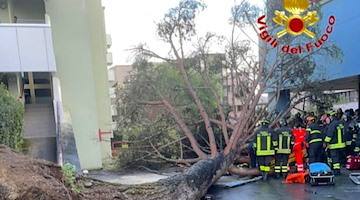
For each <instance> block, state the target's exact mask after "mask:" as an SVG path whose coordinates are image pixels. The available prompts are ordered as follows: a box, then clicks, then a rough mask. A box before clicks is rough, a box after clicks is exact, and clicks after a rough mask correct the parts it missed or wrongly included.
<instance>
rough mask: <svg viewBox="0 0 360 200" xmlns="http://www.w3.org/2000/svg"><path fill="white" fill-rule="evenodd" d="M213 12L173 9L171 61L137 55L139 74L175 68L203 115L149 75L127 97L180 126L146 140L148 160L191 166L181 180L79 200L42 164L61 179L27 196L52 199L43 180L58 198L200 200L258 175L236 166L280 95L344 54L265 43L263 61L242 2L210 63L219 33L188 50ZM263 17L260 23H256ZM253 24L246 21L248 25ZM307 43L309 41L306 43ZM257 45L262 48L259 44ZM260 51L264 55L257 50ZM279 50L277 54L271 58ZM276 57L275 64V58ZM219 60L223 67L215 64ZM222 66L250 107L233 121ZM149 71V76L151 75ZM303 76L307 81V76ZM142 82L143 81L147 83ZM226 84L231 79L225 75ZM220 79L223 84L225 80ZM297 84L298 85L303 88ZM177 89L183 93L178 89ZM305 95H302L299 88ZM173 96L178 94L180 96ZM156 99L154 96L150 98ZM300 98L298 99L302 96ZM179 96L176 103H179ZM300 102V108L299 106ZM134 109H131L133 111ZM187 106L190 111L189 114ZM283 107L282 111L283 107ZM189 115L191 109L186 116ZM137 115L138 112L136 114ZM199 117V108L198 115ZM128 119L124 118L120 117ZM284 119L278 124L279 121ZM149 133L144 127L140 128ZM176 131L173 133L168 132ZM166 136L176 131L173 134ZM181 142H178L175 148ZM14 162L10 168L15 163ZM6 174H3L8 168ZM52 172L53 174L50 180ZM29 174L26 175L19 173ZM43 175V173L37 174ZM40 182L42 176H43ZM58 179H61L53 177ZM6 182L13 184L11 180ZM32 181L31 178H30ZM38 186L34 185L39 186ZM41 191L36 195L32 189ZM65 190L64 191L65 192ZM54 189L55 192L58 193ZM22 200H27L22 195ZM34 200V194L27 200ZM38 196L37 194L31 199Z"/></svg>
mask: <svg viewBox="0 0 360 200" xmlns="http://www.w3.org/2000/svg"><path fill="white" fill-rule="evenodd" d="M204 7H205V5H204V4H202V3H201V2H198V1H195V0H184V1H180V3H179V5H178V6H177V7H175V8H173V9H171V10H170V11H169V12H168V13H167V14H166V15H165V17H164V20H162V21H161V22H159V23H158V24H157V27H158V36H159V37H160V38H161V39H162V40H163V41H165V42H166V43H168V44H169V47H170V49H171V53H170V55H169V56H161V55H158V54H156V53H155V52H153V51H151V50H149V49H147V48H146V47H145V46H139V47H138V48H136V49H135V51H136V53H137V63H136V64H137V65H138V66H139V67H138V69H139V70H140V69H149V67H154V65H152V63H151V62H150V59H152V58H156V59H160V60H162V61H164V62H166V63H167V64H168V66H169V67H171V68H172V69H174V70H176V72H177V74H178V75H179V77H180V78H181V80H182V83H183V84H182V85H179V87H178V88H176V90H174V91H175V92H174V93H175V94H177V93H180V92H179V91H183V92H184V93H185V94H186V95H187V96H188V97H189V99H190V100H191V103H188V102H186V103H187V104H188V106H189V105H191V106H192V107H194V108H195V110H196V113H195V114H196V115H193V117H194V118H191V119H189V118H187V115H186V114H187V112H190V111H189V110H187V109H184V106H177V105H176V104H174V103H176V101H175V100H176V95H173V96H170V95H169V94H171V93H166V92H165V91H166V90H168V89H169V88H166V86H168V85H165V84H162V85H161V86H162V87H159V85H157V84H156V83H157V82H156V81H154V80H152V79H151V74H149V73H148V74H147V73H143V74H144V75H146V74H147V76H143V78H144V79H142V80H143V81H144V85H141V87H136V88H138V89H139V90H129V91H130V93H132V98H130V99H127V100H129V101H122V103H124V102H125V103H129V104H130V105H132V106H133V107H135V108H143V107H146V108H149V107H152V106H158V107H160V108H161V114H162V115H166V116H169V117H168V121H171V122H172V123H169V126H168V127H166V128H169V127H173V126H175V125H176V130H177V132H176V133H177V134H179V137H178V138H177V139H175V142H174V141H168V143H167V144H161V145H158V144H156V141H152V140H151V137H148V138H146V141H149V143H148V147H147V148H149V149H152V151H151V152H149V151H146V152H145V153H146V155H147V156H152V157H157V158H160V159H162V160H166V161H169V162H175V163H184V164H188V165H191V166H190V167H189V169H188V170H187V171H186V172H184V173H182V174H178V175H176V176H173V177H169V178H167V179H163V180H160V181H158V182H155V183H151V184H141V185H133V186H124V185H116V184H108V183H103V182H100V181H95V180H90V179H86V178H81V179H80V180H79V181H78V182H77V183H76V184H78V186H79V187H82V186H85V183H84V182H86V181H91V182H92V186H90V187H89V188H88V187H83V189H82V191H81V193H80V194H79V195H77V196H76V195H75V196H74V197H73V193H72V192H71V191H69V189H68V188H66V187H65V188H64V187H63V185H64V183H63V181H61V177H60V176H59V175H58V174H57V173H58V172H59V171H60V169H59V168H58V167H56V166H55V165H50V164H49V163H43V164H40V165H39V166H40V168H44V169H45V170H44V171H46V169H50V168H55V170H54V171H55V172H56V173H55V174H52V173H50V172H49V173H47V174H41V173H40V177H39V178H38V179H36V182H30V183H27V182H26V183H27V184H24V185H19V186H18V187H21V189H20V190H18V191H19V192H18V193H16V194H20V193H21V192H25V193H29V192H30V194H32V193H31V191H34V190H36V191H37V192H36V194H41V195H44V196H35V197H44V199H46V198H48V199H50V197H51V196H46V195H48V193H47V191H48V190H47V189H46V190H44V188H47V186H45V184H46V183H47V182H46V181H44V182H43V180H44V179H46V178H45V177H50V178H49V179H51V180H52V181H54V182H55V183H56V184H58V186H59V187H56V188H58V190H55V191H56V192H59V193H62V194H64V195H62V196H57V197H56V198H58V199H67V198H68V199H69V198H75V199H76V198H81V199H199V198H201V197H202V196H203V195H204V194H205V193H206V191H207V189H208V188H209V187H210V186H211V185H212V184H213V183H214V182H215V181H216V180H217V179H218V178H219V177H220V176H221V175H222V174H224V173H225V172H227V171H230V172H232V173H234V174H239V175H253V174H257V173H258V171H257V170H256V169H254V170H244V169H241V168H240V169H239V168H237V167H235V166H234V165H233V164H234V160H239V159H241V157H239V155H240V154H241V152H242V151H243V150H245V149H247V143H248V141H249V140H250V139H251V138H252V133H253V130H254V129H255V127H256V123H257V121H259V120H260V119H261V118H262V117H270V116H271V115H272V113H274V111H271V110H270V111H269V110H268V109H267V107H268V105H269V104H270V102H271V101H272V100H275V101H276V100H277V99H278V98H279V96H280V92H281V90H282V89H283V88H285V87H287V86H289V84H291V83H306V84H301V85H297V86H299V87H298V88H301V87H303V86H304V85H305V86H307V87H309V86H310V85H312V83H314V80H313V79H311V78H312V76H313V75H314V73H315V68H316V66H317V64H316V62H315V59H313V58H312V56H314V55H315V54H317V53H318V54H320V55H321V54H323V55H325V56H326V55H331V56H332V57H333V58H336V57H335V56H334V55H336V51H337V49H336V48H334V47H332V46H326V45H324V46H323V47H322V48H321V49H318V50H317V51H313V52H311V53H304V54H303V55H301V56H299V55H290V54H282V53H280V52H279V51H278V49H275V50H273V51H272V50H271V49H270V48H269V47H268V46H266V44H262V43H261V44H258V48H259V54H260V55H259V57H256V56H253V55H252V51H251V50H252V47H251V46H250V45H249V43H251V39H249V40H246V41H242V40H241V41H239V40H238V39H237V38H238V37H237V35H236V34H235V30H237V29H238V28H240V30H241V27H242V26H243V25H244V24H245V21H246V22H247V23H248V24H250V26H252V27H254V31H256V33H257V28H256V26H255V25H254V21H256V13H257V12H258V10H257V9H255V8H254V7H252V6H251V5H250V4H248V3H246V2H245V1H242V3H241V4H239V5H235V6H234V8H233V10H232V20H231V25H232V28H233V29H232V30H233V34H232V37H231V38H230V39H228V40H222V41H226V42H225V43H226V45H225V53H224V55H223V56H220V60H217V59H215V60H214V59H211V58H210V57H209V55H210V53H209V51H208V50H209V45H210V43H211V41H212V40H214V39H216V38H222V37H215V36H214V35H213V34H207V35H206V36H205V38H202V39H200V40H199V41H198V43H197V49H196V50H194V51H192V52H190V53H189V52H188V51H186V50H185V49H186V47H187V46H186V45H185V43H187V42H191V39H192V38H193V37H194V36H196V32H195V16H196V15H197V13H198V11H199V10H202V9H203V8H204ZM254 19H255V20H254ZM244 20H245V21H244ZM303 41H304V42H305V41H306V39H304V40H303ZM252 42H254V41H252ZM256 44H257V43H256ZM255 51H257V50H255ZM270 52H272V53H270ZM269 55H271V56H270V58H269V57H268V56H269ZM214 61H220V62H215V63H216V64H214ZM216 67H218V69H220V73H221V72H222V71H223V70H225V71H226V76H225V77H224V78H225V80H230V81H229V83H230V84H229V85H227V86H230V88H229V89H230V90H231V92H232V94H233V97H232V102H234V100H235V98H236V99H239V100H240V101H241V105H242V106H243V107H242V109H241V111H238V110H236V107H235V106H232V107H231V108H230V110H231V111H232V112H233V118H232V119H231V120H230V119H229V115H228V110H226V109H225V108H224V105H223V104H222V102H221V94H220V93H218V91H217V90H216V88H214V87H213V86H214V85H213V83H212V81H213V80H212V77H214V73H215V72H218V71H219V70H213V68H216ZM145 72H146V71H145ZM194 74H197V75H200V77H201V79H202V83H201V84H202V87H195V86H194V82H192V78H191V77H193V76H194ZM300 75H301V76H300ZM141 78H142V77H140V78H139V80H141ZM222 78H223V77H222ZM216 81H222V79H221V78H220V79H219V80H216ZM295 85H296V84H295ZM173 89H175V88H173ZM204 89H205V90H207V91H208V92H209V93H210V94H211V95H210V97H211V98H212V99H213V100H214V102H215V105H216V106H215V110H216V114H214V113H213V112H209V110H208V109H207V108H208V107H207V106H206V104H205V103H204V101H206V99H204V98H203V96H202V95H199V94H200V91H201V90H204ZM268 89H272V91H274V93H275V95H273V96H272V97H271V98H270V99H269V102H268V103H266V105H264V106H262V107H259V106H258V104H259V101H260V98H261V96H262V94H263V93H264V92H265V91H267V90H268ZM299 91H300V89H299ZM174 93H172V94H174ZM145 94H151V95H148V96H147V95H145ZM296 94H298V93H296ZM297 97H299V98H296V97H292V98H294V100H295V99H296V101H301V99H303V98H311V97H312V95H310V94H309V95H305V96H304V95H302V94H299V95H297ZM174 98H175V100H174ZM296 101H295V103H296ZM129 104H127V105H129ZM186 106H187V105H185V108H186ZM292 106H293V104H292V105H290V106H289V108H287V109H286V110H284V112H281V113H280V114H279V115H277V116H276V118H280V117H282V116H285V115H286V113H288V112H289V109H290V108H291V107H292ZM275 107H276V106H275ZM183 109H184V110H183ZM130 110H131V109H130ZM132 111H133V112H130V113H131V114H137V110H136V109H135V110H132ZM191 111H192V110H191ZM120 113H121V112H120ZM276 118H275V120H274V122H273V123H275V122H276ZM129 119H130V120H129V121H128V122H127V123H129V124H131V120H132V119H134V118H132V117H131V116H130V118H129ZM194 122H195V124H197V123H198V122H200V123H201V127H202V129H201V130H202V131H201V133H202V134H200V135H199V134H195V133H197V129H196V128H198V127H200V126H197V127H196V128H194V127H195V126H190V124H192V123H194ZM141 128H142V127H141V126H140V129H141ZM164 130H168V129H164ZM165 133H169V132H168V131H165ZM173 142H174V143H173ZM168 144H179V146H181V148H180V149H179V152H178V153H179V155H176V156H175V155H167V154H165V153H164V152H163V151H162V149H163V147H164V146H167V145H168ZM185 147H186V148H187V149H190V150H191V153H189V154H188V155H187V156H186V157H185V156H184V155H185V154H183V151H182V150H183V148H185ZM173 156H174V157H173ZM7 161H9V160H7ZM9 163H10V162H9ZM11 166H12V164H7V166H6V168H5V171H3V173H2V178H4V179H3V180H4V181H5V182H6V185H5V184H3V182H2V183H1V184H3V186H2V187H3V188H5V189H3V190H2V191H6V192H5V194H6V195H10V194H12V193H11V189H7V188H11V187H12V186H11V185H12V184H13V183H14V181H16V180H10V179H8V177H7V174H8V173H10V172H12V171H11ZM19 166H22V167H23V168H24V170H26V171H27V172H29V173H33V171H32V169H31V167H30V166H29V165H26V163H19ZM0 170H2V169H0ZM48 174H50V176H48ZM19 176H21V174H20V175H19ZM34 176H36V175H34ZM36 177H38V176H36ZM52 177H57V178H55V179H53V178H52ZM5 179H6V180H5ZM24 181H29V179H27V180H24ZM31 183H32V184H31ZM31 188H34V189H31ZM60 188H63V189H60ZM50 189H51V188H50ZM56 195H61V194H56ZM18 197H22V196H21V195H20V196H18ZM25 197H28V196H25ZM29 197H33V196H29ZM30 199H31V198H30Z"/></svg>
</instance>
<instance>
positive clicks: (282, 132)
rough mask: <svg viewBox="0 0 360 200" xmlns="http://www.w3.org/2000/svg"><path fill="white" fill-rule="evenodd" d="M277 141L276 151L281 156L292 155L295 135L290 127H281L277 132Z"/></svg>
mask: <svg viewBox="0 0 360 200" xmlns="http://www.w3.org/2000/svg"><path fill="white" fill-rule="evenodd" d="M275 133H276V136H277V140H276V141H275V144H274V145H275V149H276V150H277V153H279V154H290V153H291V151H292V146H293V145H294V135H293V133H292V132H291V129H290V128H288V127H281V128H279V129H278V130H276V132H275Z"/></svg>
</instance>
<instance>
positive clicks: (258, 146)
mask: <svg viewBox="0 0 360 200" xmlns="http://www.w3.org/2000/svg"><path fill="white" fill-rule="evenodd" d="M269 123H270V122H269V121H268V120H267V119H262V120H260V125H261V126H260V127H259V128H258V129H257V130H256V131H255V137H254V140H253V144H254V148H255V152H256V158H257V164H258V167H259V168H260V171H261V174H262V176H263V180H264V181H266V180H267V176H268V174H269V171H270V161H271V158H272V157H273V156H274V155H275V150H274V145H273V143H272V141H273V140H274V138H273V137H274V135H275V134H274V131H273V130H272V129H271V128H269Z"/></svg>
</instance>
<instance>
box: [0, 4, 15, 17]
mask: <svg viewBox="0 0 360 200" xmlns="http://www.w3.org/2000/svg"><path fill="white" fill-rule="evenodd" d="M0 2H2V3H4V4H5V5H6V8H5V9H3V8H0V23H11V22H12V20H13V17H14V16H13V14H12V13H13V9H12V1H11V0H1V1H0Z"/></svg>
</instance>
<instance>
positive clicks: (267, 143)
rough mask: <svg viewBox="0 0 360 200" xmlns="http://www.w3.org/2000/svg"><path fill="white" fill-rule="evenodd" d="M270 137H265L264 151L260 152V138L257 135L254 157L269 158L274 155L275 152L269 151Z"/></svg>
mask: <svg viewBox="0 0 360 200" xmlns="http://www.w3.org/2000/svg"><path fill="white" fill-rule="evenodd" d="M271 142H272V141H271V137H270V134H269V135H267V136H266V145H267V146H266V150H262V148H261V147H262V146H261V136H260V135H258V136H257V138H256V145H257V146H256V155H257V156H269V155H270V156H271V155H275V151H274V150H272V149H271Z"/></svg>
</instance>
